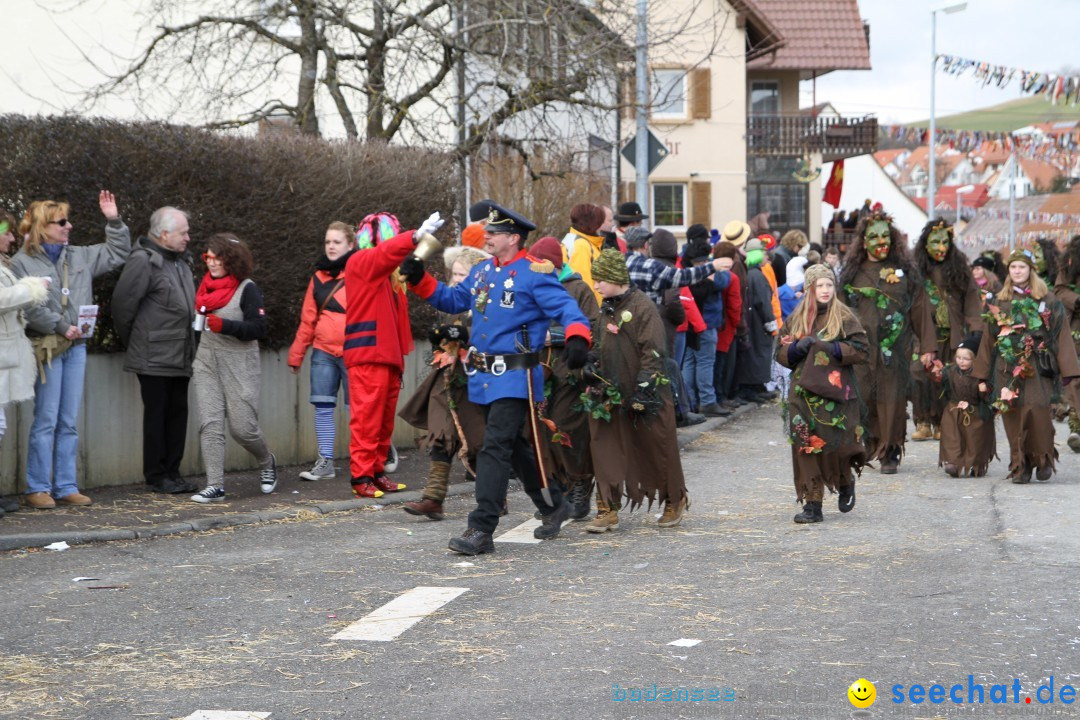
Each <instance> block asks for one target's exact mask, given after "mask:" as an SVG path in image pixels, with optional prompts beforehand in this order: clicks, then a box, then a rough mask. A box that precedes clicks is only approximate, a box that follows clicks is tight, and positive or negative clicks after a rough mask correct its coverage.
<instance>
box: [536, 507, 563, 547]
mask: <svg viewBox="0 0 1080 720" xmlns="http://www.w3.org/2000/svg"><path fill="white" fill-rule="evenodd" d="M569 517H570V504H569V503H567V502H566V501H565V500H563V501H562V503H560V504H559V507H557V508H555V509H554V510H552V511H551V512H549V513H548V514H547V515H541V516H540V522H541V523H543V524H542V525H541V526H540V527H538V528H536V529H535V530H533V537H534V538H536V539H537V540H550V539H551V538H554V537H558V536H559V530H560V529H561V528H562V524H563V523H564V522H566V520H567V518H569Z"/></svg>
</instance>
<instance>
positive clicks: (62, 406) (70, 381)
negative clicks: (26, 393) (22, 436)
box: [26, 343, 86, 498]
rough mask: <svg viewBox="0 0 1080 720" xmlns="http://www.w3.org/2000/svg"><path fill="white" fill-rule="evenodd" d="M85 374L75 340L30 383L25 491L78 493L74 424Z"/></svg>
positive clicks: (57, 494)
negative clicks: (31, 406) (30, 418)
mask: <svg viewBox="0 0 1080 720" xmlns="http://www.w3.org/2000/svg"><path fill="white" fill-rule="evenodd" d="M85 376H86V345H85V344H84V343H77V344H75V345H73V346H71V347H70V348H69V349H68V351H67V352H65V353H64V354H63V355H61V356H60V357H57V358H53V360H52V366H51V367H50V366H49V365H48V364H46V365H45V375H44V377H39V378H38V379H37V381H36V382H35V383H34V422H33V423H32V424H31V425H30V449H29V452H28V453H27V458H26V492H28V493H36V492H46V493H51V494H52V496H53V497H56V498H61V497H64V496H66V495H70V494H72V493H76V492H79V486H78V484H77V483H76V480H75V459H76V456H77V455H78V452H77V451H78V447H79V431H78V428H77V427H76V425H75V423H76V421H77V420H78V418H79V405H80V404H81V403H82V394H83V379H84V378H85Z"/></svg>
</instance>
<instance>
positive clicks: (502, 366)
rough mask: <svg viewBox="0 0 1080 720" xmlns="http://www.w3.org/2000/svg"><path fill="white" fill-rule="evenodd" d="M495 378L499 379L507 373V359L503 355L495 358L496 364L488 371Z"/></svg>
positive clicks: (492, 364)
mask: <svg viewBox="0 0 1080 720" xmlns="http://www.w3.org/2000/svg"><path fill="white" fill-rule="evenodd" d="M488 372H490V373H491V374H492V375H494V376H495V377H499V376H500V375H502V374H503V373H505V372H506V359H505V358H504V357H503V356H502V355H496V356H495V362H493V363H491V366H490V369H489V370H488Z"/></svg>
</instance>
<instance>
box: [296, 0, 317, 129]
mask: <svg viewBox="0 0 1080 720" xmlns="http://www.w3.org/2000/svg"><path fill="white" fill-rule="evenodd" d="M295 2H296V9H297V11H298V13H299V15H300V18H299V19H300V46H301V49H302V51H303V52H302V53H301V54H300V83H299V85H298V87H297V91H296V122H297V125H298V126H299V128H300V132H302V133H303V134H305V135H318V134H319V116H318V114H317V113H316V112H315V86H316V82H317V80H318V74H319V34H318V32H317V29H316V27H315V14H314V11H315V6H314V3H313V2H312V1H311V0H295Z"/></svg>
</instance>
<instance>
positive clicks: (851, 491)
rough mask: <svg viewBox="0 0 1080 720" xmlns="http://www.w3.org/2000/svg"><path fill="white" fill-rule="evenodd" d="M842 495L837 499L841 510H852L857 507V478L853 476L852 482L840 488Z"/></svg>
mask: <svg viewBox="0 0 1080 720" xmlns="http://www.w3.org/2000/svg"><path fill="white" fill-rule="evenodd" d="M838 494H839V495H840V497H839V498H838V499H837V501H836V505H837V507H838V508H839V509H840V512H851V511H852V509H853V508H854V507H855V478H851V484H850V485H848V486H847V487H842V488H840V492H839V493H838Z"/></svg>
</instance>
